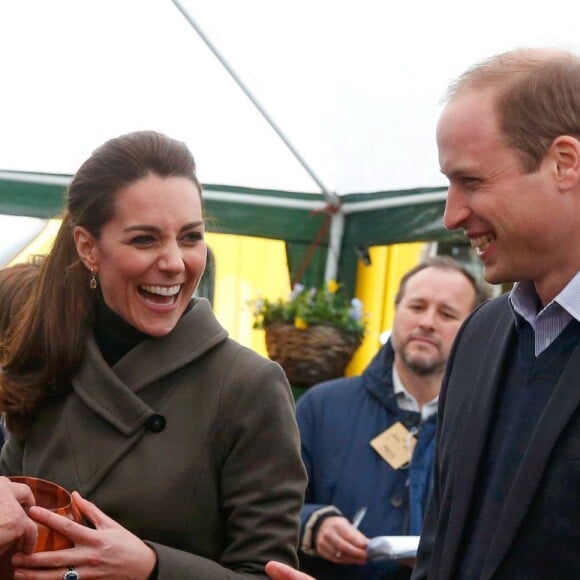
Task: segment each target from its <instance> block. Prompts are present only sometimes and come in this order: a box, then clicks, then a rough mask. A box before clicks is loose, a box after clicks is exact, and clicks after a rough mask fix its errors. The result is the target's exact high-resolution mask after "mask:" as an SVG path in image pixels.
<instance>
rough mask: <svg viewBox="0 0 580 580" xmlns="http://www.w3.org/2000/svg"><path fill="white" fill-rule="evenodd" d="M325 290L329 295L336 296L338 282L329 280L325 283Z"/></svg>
mask: <svg viewBox="0 0 580 580" xmlns="http://www.w3.org/2000/svg"><path fill="white" fill-rule="evenodd" d="M326 289H327V290H328V291H329V292H330V293H331V294H336V291H337V290H338V282H337V281H336V280H329V281H328V282H327V283H326Z"/></svg>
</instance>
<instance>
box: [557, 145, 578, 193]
mask: <svg viewBox="0 0 580 580" xmlns="http://www.w3.org/2000/svg"><path fill="white" fill-rule="evenodd" d="M550 154H551V155H552V158H553V159H554V161H555V169H556V179H557V181H558V184H559V186H560V189H562V190H568V189H573V188H575V187H576V186H578V184H580V141H579V140H578V139H576V138H575V137H571V136H569V135H560V136H559V137H556V139H554V141H553V142H552V145H551V146H550Z"/></svg>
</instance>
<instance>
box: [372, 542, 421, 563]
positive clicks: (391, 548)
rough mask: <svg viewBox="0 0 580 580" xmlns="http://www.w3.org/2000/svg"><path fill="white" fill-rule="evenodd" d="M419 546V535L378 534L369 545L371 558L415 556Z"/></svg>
mask: <svg viewBox="0 0 580 580" xmlns="http://www.w3.org/2000/svg"><path fill="white" fill-rule="evenodd" d="M418 547H419V536H376V537H374V538H371V540H370V541H369V544H368V546H367V554H368V557H369V560H372V561H375V562H378V561H382V560H398V559H400V558H414V557H415V556H416V555H417V548H418Z"/></svg>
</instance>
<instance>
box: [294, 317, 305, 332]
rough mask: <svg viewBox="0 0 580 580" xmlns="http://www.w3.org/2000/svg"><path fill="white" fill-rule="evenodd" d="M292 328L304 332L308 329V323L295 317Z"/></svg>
mask: <svg viewBox="0 0 580 580" xmlns="http://www.w3.org/2000/svg"><path fill="white" fill-rule="evenodd" d="M294 328H297V329H298V330H306V329H307V328H308V322H306V320H304V319H303V318H300V317H298V316H297V317H296V318H295V319H294Z"/></svg>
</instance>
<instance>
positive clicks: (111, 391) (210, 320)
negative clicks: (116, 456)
mask: <svg viewBox="0 0 580 580" xmlns="http://www.w3.org/2000/svg"><path fill="white" fill-rule="evenodd" d="M226 338H227V332H226V331H225V330H224V329H223V328H222V327H221V325H220V324H219V322H218V321H217V319H216V318H215V316H214V315H213V313H212V312H211V307H210V305H209V302H208V301H207V300H205V299H196V300H195V301H194V304H193V307H192V308H191V310H190V311H189V312H188V313H187V314H185V315H184V316H183V317H182V318H181V320H180V321H179V322H178V324H177V326H176V327H175V328H174V329H173V330H172V331H171V332H170V333H169V334H168V335H166V336H163V337H161V338H148V339H146V340H144V341H143V342H141V343H139V344H138V345H137V346H136V347H135V348H133V349H132V350H131V351H129V352H128V353H127V354H126V355H125V356H124V357H123V358H122V359H121V360H120V361H119V362H118V363H117V364H115V365H114V366H113V367H112V368H111V367H109V365H108V364H107V363H106V362H105V360H104V359H103V357H102V355H101V352H100V350H99V347H98V346H97V343H96V341H95V338H94V336H93V335H92V334H91V335H90V336H89V338H88V341H87V349H86V355H85V357H84V361H83V364H82V366H81V368H80V370H79V372H78V373H77V374H76V375H75V377H74V378H73V379H72V385H73V389H74V391H75V393H76V394H77V395H78V396H79V397H80V398H81V399H82V400H83V402H84V403H85V404H86V405H87V406H88V407H90V408H91V409H92V410H93V411H94V412H95V413H97V414H98V415H100V416H101V417H102V418H103V419H105V420H106V421H108V422H109V423H111V424H112V425H114V426H115V427H116V428H117V429H118V430H119V431H120V432H121V433H123V434H124V435H126V436H129V435H132V434H134V433H135V432H136V431H137V430H138V429H140V428H141V427H142V426H143V425H144V423H145V422H146V421H147V420H148V419H149V418H150V417H151V416H152V415H153V414H154V409H153V408H152V406H156V405H155V404H154V403H155V402H154V401H149V404H147V403H146V402H145V401H144V400H143V399H142V397H141V396H139V395H138V394H137V393H138V392H139V391H140V390H141V389H143V387H145V386H146V385H148V384H151V383H152V382H154V381H157V380H160V379H162V378H163V377H166V376H168V375H169V374H171V373H172V372H174V371H177V370H178V369H180V368H182V367H184V366H185V365H187V364H188V363H190V362H192V361H193V360H195V359H197V358H199V357H201V356H202V355H203V354H204V353H206V352H207V351H208V350H210V349H211V348H213V347H214V346H216V345H217V344H219V343H221V342H223V341H224V340H225V339H226ZM150 405H152V406H150Z"/></svg>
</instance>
